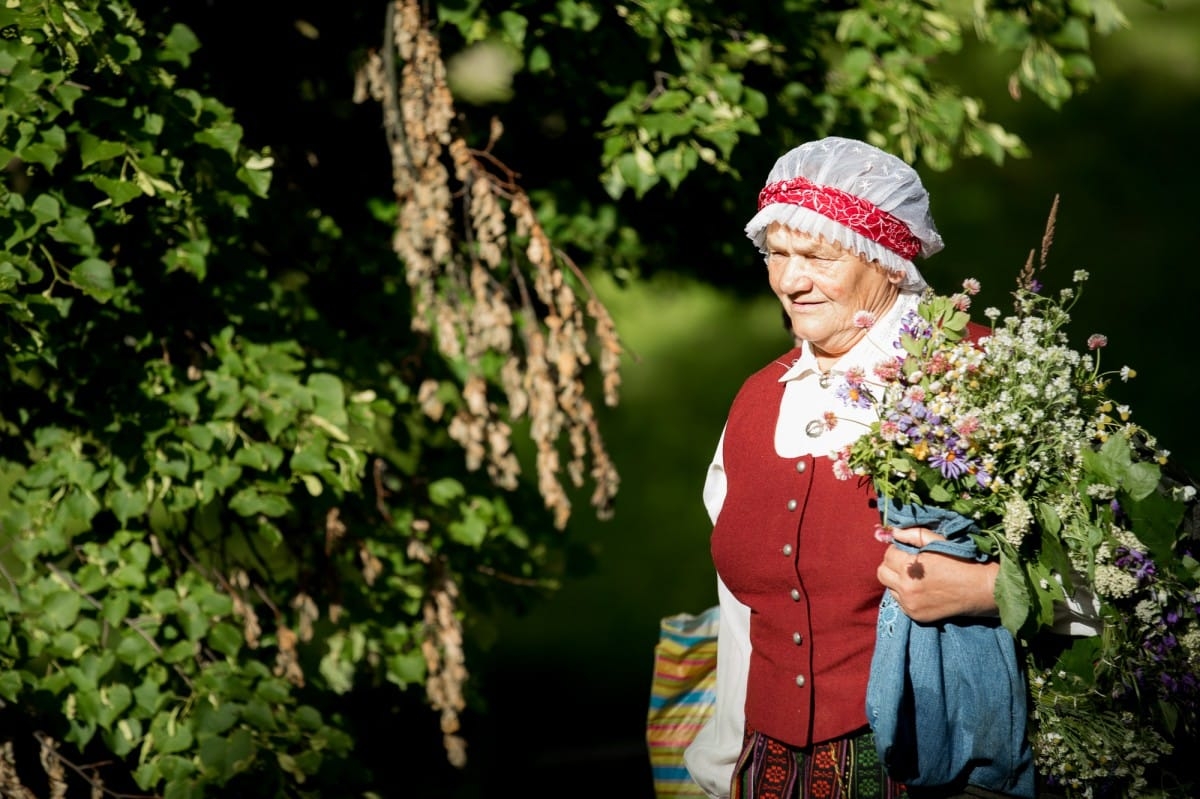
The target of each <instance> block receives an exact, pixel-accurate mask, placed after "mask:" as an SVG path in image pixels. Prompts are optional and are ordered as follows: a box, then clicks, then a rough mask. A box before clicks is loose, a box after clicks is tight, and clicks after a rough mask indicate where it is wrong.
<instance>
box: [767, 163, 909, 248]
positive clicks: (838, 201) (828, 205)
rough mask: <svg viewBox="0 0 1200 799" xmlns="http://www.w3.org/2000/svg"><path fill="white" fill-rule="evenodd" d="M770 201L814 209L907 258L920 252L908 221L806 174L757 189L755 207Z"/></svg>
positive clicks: (768, 203)
mask: <svg viewBox="0 0 1200 799" xmlns="http://www.w3.org/2000/svg"><path fill="white" fill-rule="evenodd" d="M771 203H787V204H788V205H799V206H801V207H803V208H807V209H809V210H810V211H815V212H817V213H818V214H820V215H821V216H824V217H828V218H829V219H832V220H833V221H834V222H840V223H841V224H843V225H845V226H846V227H848V228H850V229H851V230H853V231H854V232H855V233H859V234H861V235H863V236H866V237H867V238H868V239H870V240H871V241H873V242H875V243H877V244H882V245H883V246H884V247H887V248H888V249H889V250H891V251H892V252H894V253H897V254H898V255H901V256H903V257H904V258H907V259H908V260H910V261H911V260H912V259H913V258H914V257H915V256H916V255H917V254H918V253H919V252H921V242H920V240H919V239H918V238H917V237H916V236H914V235H913V234H912V231H910V230H909V229H908V225H906V224H904V223H903V222H901V221H900V220H899V219H897V218H896V217H894V216H892V215H891V214H889V213H888V212H887V211H881V210H880V209H879V208H878V207H876V206H875V205H874V204H873V203H870V202H867V201H866V200H864V199H862V198H861V197H855V196H854V195H853V194H850V193H849V192H844V191H842V190H841V189H835V188H833V187H832V186H818V185H817V184H815V183H813V182H812V181H811V180H808V179H807V178H792V179H791V180H781V181H779V182H778V183H771V184H769V185H767V186H766V187H765V188H763V190H762V191H760V192H759V193H758V210H760V211H761V210H762V209H763V208H766V207H767V206H768V205H770V204H771Z"/></svg>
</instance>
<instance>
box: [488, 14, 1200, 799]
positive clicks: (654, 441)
mask: <svg viewBox="0 0 1200 799" xmlns="http://www.w3.org/2000/svg"><path fill="white" fill-rule="evenodd" d="M1123 9H1124V10H1125V11H1126V13H1128V14H1129V15H1130V16H1131V18H1132V19H1133V25H1132V28H1131V29H1129V30H1126V31H1119V32H1117V33H1115V34H1113V35H1111V36H1110V37H1108V38H1106V39H1103V40H1100V41H1097V42H1096V43H1095V49H1096V54H1097V59H1096V60H1097V63H1098V72H1099V74H1100V76H1101V81H1100V83H1099V84H1098V85H1097V86H1096V87H1094V88H1093V89H1091V90H1090V91H1088V92H1087V93H1085V94H1083V95H1080V96H1078V97H1076V98H1074V99H1072V100H1070V101H1069V102H1068V103H1067V104H1066V105H1065V107H1064V108H1063V109H1062V110H1061V111H1053V110H1050V109H1047V108H1046V107H1045V106H1043V105H1041V104H1040V103H1039V101H1038V100H1036V99H1035V98H1032V97H1027V98H1024V99H1022V100H1020V101H1014V100H1013V99H1012V98H1011V97H1009V96H1008V95H1007V93H1006V91H1005V86H1004V74H1005V73H1006V71H1007V70H1008V69H1010V68H1011V66H1012V65H1011V64H1008V63H1003V62H1002V61H1001V60H1000V59H998V58H994V57H992V58H985V57H983V56H981V55H978V54H976V55H965V56H963V57H962V58H961V59H960V60H959V61H958V63H956V64H954V65H952V66H951V68H953V69H955V70H959V71H960V72H959V73H958V74H965V75H968V76H969V80H971V81H973V82H975V83H977V84H978V86H979V91H980V93H981V95H982V96H983V97H985V98H986V99H987V101H988V108H989V111H990V112H991V113H992V114H994V116H995V117H996V118H997V119H998V121H1000V122H1001V123H1003V124H1004V125H1006V126H1007V127H1008V128H1009V129H1010V130H1013V131H1015V132H1017V133H1019V134H1020V135H1021V136H1022V137H1023V138H1024V139H1025V140H1026V142H1027V143H1028V145H1029V147H1030V149H1031V151H1032V154H1033V155H1032V157H1031V158H1029V159H1027V160H1020V161H1010V162H1008V163H1006V164H1005V165H1003V166H1001V167H997V166H995V165H992V164H990V163H986V162H983V161H979V160H976V161H970V162H963V163H960V164H958V165H956V166H955V167H954V168H952V169H951V170H950V171H949V172H947V173H944V174H934V173H930V172H929V171H928V170H922V174H923V175H924V176H925V182H926V184H927V186H928V188H929V189H930V192H931V195H932V198H933V211H934V215H935V218H936V219H937V220H938V225H939V228H940V230H941V232H942V234H943V236H944V238H945V240H946V242H947V247H946V249H945V250H944V251H943V252H942V253H940V254H938V255H937V256H935V257H934V258H933V259H931V260H930V261H929V262H928V263H927V264H925V265H923V267H922V268H923V271H924V273H925V275H926V277H927V278H928V279H929V280H930V282H931V283H932V284H933V285H934V286H935V287H937V288H938V289H940V290H944V291H949V290H953V289H954V288H956V287H957V285H958V283H959V282H960V281H961V280H962V278H963V277H967V276H974V277H977V278H979V279H980V280H981V281H982V282H983V284H984V290H983V293H982V295H981V296H980V297H979V298H977V302H976V308H977V309H982V308H983V307H985V306H987V305H995V306H997V307H999V308H1001V309H1002V310H1008V309H1009V308H1010V307H1011V306H1010V305H1009V304H1008V298H1007V292H1008V291H1009V290H1010V289H1011V288H1012V287H1013V285H1014V280H1015V276H1016V272H1017V270H1018V269H1020V267H1021V266H1022V265H1023V264H1024V263H1025V261H1026V258H1027V257H1028V256H1029V254H1030V252H1031V250H1033V249H1035V248H1039V247H1040V245H1041V240H1042V235H1043V232H1044V229H1045V225H1046V221H1047V216H1048V213H1049V211H1050V208H1051V205H1052V203H1053V201H1054V197H1055V195H1056V194H1057V195H1059V196H1060V207H1059V212H1058V217H1057V224H1056V233H1055V237H1054V245H1053V247H1052V249H1051V255H1050V268H1049V270H1048V272H1047V273H1046V275H1045V277H1046V280H1045V282H1046V283H1047V285H1048V286H1050V287H1051V288H1057V287H1061V286H1064V285H1067V284H1068V283H1069V281H1070V276H1071V273H1072V271H1074V270H1075V269H1087V270H1088V271H1089V272H1090V273H1091V279H1090V281H1089V283H1088V284H1087V286H1086V287H1085V291H1084V297H1083V300H1082V301H1081V303H1080V305H1079V306H1077V310H1076V312H1075V314H1074V323H1073V327H1072V330H1073V332H1074V334H1075V336H1074V338H1075V341H1076V342H1077V343H1078V344H1080V345H1081V344H1082V342H1083V340H1084V339H1085V338H1086V337H1087V335H1088V334H1089V333H1092V332H1103V333H1105V334H1106V335H1107V336H1108V337H1109V342H1110V343H1109V347H1108V349H1107V350H1106V352H1105V355H1104V363H1105V364H1106V366H1108V367H1111V368H1119V367H1120V366H1121V365H1124V364H1127V365H1130V366H1132V367H1134V368H1135V369H1136V370H1137V372H1138V376H1137V378H1136V379H1135V380H1133V381H1131V382H1129V383H1128V384H1122V385H1118V386H1115V387H1114V388H1113V394H1114V395H1115V396H1116V397H1118V398H1122V399H1124V400H1126V401H1127V402H1128V404H1129V405H1130V406H1131V407H1132V409H1133V419H1134V420H1135V421H1138V422H1140V423H1141V424H1142V425H1143V426H1145V427H1146V428H1147V429H1149V430H1150V431H1151V432H1153V433H1155V434H1157V435H1158V436H1159V438H1160V443H1161V444H1162V445H1163V446H1166V447H1167V448H1168V449H1170V450H1171V451H1172V454H1173V456H1174V457H1175V458H1176V459H1177V460H1178V461H1179V462H1181V463H1182V464H1184V465H1185V466H1186V467H1188V468H1189V470H1191V471H1192V472H1193V473H1197V472H1200V441H1197V431H1198V430H1200V425H1198V423H1197V419H1196V414H1195V410H1194V402H1193V400H1192V399H1191V398H1190V397H1189V396H1188V393H1187V392H1186V387H1187V386H1188V385H1190V383H1191V380H1192V377H1191V369H1192V368H1194V366H1195V364H1196V361H1197V358H1196V355H1195V354H1194V351H1193V349H1192V344H1191V340H1190V339H1191V335H1190V334H1191V323H1192V322H1193V320H1195V318H1196V317H1197V315H1198V313H1200V308H1198V307H1197V289H1198V288H1200V265H1198V263H1197V256H1196V252H1197V250H1200V224H1198V216H1200V201H1198V200H1197V185H1196V180H1195V177H1194V175H1195V172H1196V167H1195V163H1196V157H1197V141H1198V140H1200V5H1198V4H1197V3H1196V2H1194V0H1193V1H1192V2H1187V3H1172V4H1170V5H1169V6H1168V7H1167V9H1166V11H1165V12H1159V11H1155V10H1153V9H1151V8H1149V7H1148V6H1123ZM774 121H775V122H777V123H778V124H787V121H786V120H774ZM746 179H747V180H752V179H753V178H752V176H746ZM759 180H761V178H760V179H759ZM759 180H755V183H756V185H755V189H754V190H755V191H757V188H758V186H757V183H758V182H759ZM750 215H751V209H747V210H746V212H745V213H744V214H743V216H744V217H745V219H748V218H749V216H750ZM745 219H744V218H741V217H739V218H731V219H730V220H729V225H731V226H737V227H740V226H741V225H742V224H744V222H745ZM728 268H729V269H758V268H760V267H759V262H758V261H757V260H756V259H755V257H754V253H753V251H752V249H751V248H750V247H749V245H747V250H746V254H745V258H744V259H743V260H742V261H741V262H738V263H730V264H729V267H728ZM606 296H607V297H608V298H609V302H610V303H611V307H612V309H613V311H614V314H615V315H616V319H617V323H618V326H619V328H620V329H621V330H622V333H623V335H624V337H625V341H626V344H627V345H628V346H629V348H630V350H631V357H630V359H629V361H628V362H627V364H626V367H625V369H624V378H625V387H624V393H623V399H622V403H621V405H620V407H619V408H617V409H615V410H614V411H612V412H610V413H609V414H608V415H607V418H605V419H604V420H603V425H604V426H603V429H604V430H605V431H606V440H607V443H608V445H609V447H610V448H611V451H612V452H613V455H614V458H615V459H616V462H617V465H618V467H619V468H620V470H621V474H622V489H621V494H620V496H619V497H618V500H617V511H616V516H615V518H614V519H613V520H612V521H611V522H608V523H594V522H590V521H589V520H587V519H586V518H584V515H580V516H579V517H578V518H577V520H576V521H575V522H573V524H572V530H571V534H572V535H577V536H582V537H583V538H585V539H587V540H589V541H590V542H592V543H593V545H594V547H595V549H596V551H597V556H598V563H599V569H598V572H597V573H596V574H595V575H593V576H591V577H588V578H585V579H581V580H578V581H575V582H573V583H570V584H568V585H566V587H565V588H564V590H563V591H562V593H561V594H560V595H559V596H558V597H557V598H556V599H555V600H554V601H553V602H552V603H551V604H549V605H547V606H545V607H542V608H540V609H538V610H536V611H535V612H534V613H532V614H531V615H529V616H527V617H523V618H520V619H510V620H508V621H507V622H506V624H505V629H504V631H503V635H502V637H501V640H500V642H499V645H498V646H497V648H496V649H495V650H494V652H493V653H492V654H491V656H490V657H489V660H488V662H487V663H486V664H485V665H484V666H483V668H480V664H478V663H477V664H476V666H475V674H476V676H477V677H479V678H480V680H481V683H480V690H481V691H482V692H483V693H484V694H485V695H487V696H488V697H489V701H490V703H491V713H490V715H489V717H488V718H487V719H477V720H475V722H474V725H475V726H471V727H468V728H467V730H466V735H467V736H468V738H469V740H470V741H471V750H470V751H471V757H472V759H473V762H474V765H475V767H478V768H479V770H480V774H481V775H482V776H480V777H477V778H475V779H477V780H478V781H479V785H478V786H477V787H476V788H471V789H468V791H467V792H468V793H470V795H475V793H474V792H475V791H476V790H478V791H479V793H478V795H485V796H492V795H499V792H500V791H501V790H503V789H504V788H505V787H513V788H514V789H515V790H517V791H518V793H520V794H521V795H524V796H530V797H558V796H571V797H612V796H620V797H624V798H626V799H643V798H644V799H649V798H650V797H652V796H653V791H652V786H651V781H650V771H649V761H648V758H647V754H646V749H645V744H644V739H643V734H644V727H643V725H644V722H645V712H646V704H647V699H648V696H649V687H650V677H651V672H652V668H653V649H654V644H655V641H656V639H657V632H658V624H659V619H660V618H661V617H663V616H666V615H670V614H674V613H679V612H691V613H695V612H699V611H700V610H702V609H704V608H705V607H707V606H708V605H710V604H713V603H714V602H715V600H716V594H715V578H714V576H713V570H712V567H711V564H710V562H709V559H708V557H709V556H708V533H709V530H710V524H709V522H708V520H707V517H706V515H705V513H704V510H703V507H702V505H701V502H700V490H701V485H702V481H703V475H704V470H705V466H706V464H707V462H708V458H709V456H710V455H711V451H712V448H713V447H714V446H715V444H716V441H717V436H718V434H719V432H720V428H721V425H722V422H723V421H724V414H725V411H726V408H727V404H728V402H729V401H730V400H731V399H732V397H733V394H734V392H735V391H736V389H737V387H738V385H740V382H741V380H742V379H743V378H744V377H745V376H746V375H748V374H749V373H750V372H752V371H753V370H754V369H756V368H757V367H758V366H760V365H761V364H763V363H765V362H766V361H767V360H768V359H769V358H771V357H773V356H774V355H776V354H778V352H780V351H782V350H783V349H785V348H786V347H787V342H786V340H785V339H784V337H783V334H782V329H781V328H780V327H779V317H778V312H777V310H776V306H775V305H774V302H775V300H774V299H773V298H768V296H767V287H766V283H765V280H764V281H763V284H762V296H761V298H760V299H758V300H751V301H747V300H743V299H737V298H735V297H733V296H731V295H730V294H729V293H721V292H719V291H717V290H715V289H713V288H711V287H708V286H700V285H695V284H690V283H687V282H685V281H683V280H679V279H675V278H670V277H659V278H658V279H656V280H655V281H654V282H653V283H652V284H651V285H648V286H643V287H639V288H638V289H636V290H635V291H632V292H622V291H618V290H615V289H610V290H609V291H608V292H606ZM464 795H466V794H464Z"/></svg>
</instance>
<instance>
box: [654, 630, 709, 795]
mask: <svg viewBox="0 0 1200 799" xmlns="http://www.w3.org/2000/svg"><path fill="white" fill-rule="evenodd" d="M718 610H719V609H718V608H717V607H716V606H714V607H711V608H709V609H708V610H706V611H704V612H703V613H700V614H697V615H693V614H691V613H679V614H677V615H674V616H667V617H666V618H664V619H663V620H662V621H661V623H660V627H659V636H658V644H657V645H656V646H655V647H654V679H653V681H652V682H651V685H650V709H649V711H648V713H647V714H646V744H647V745H648V747H649V750H650V766H651V771H652V773H653V776H654V795H655V796H656V797H658V799H674V797H680V796H704V792H703V791H702V790H700V787H699V786H698V785H696V783H694V782H693V781H692V778H691V776H689V775H688V772H687V768H685V767H684V765H683V750H684V749H686V748H687V746H688V744H690V743H691V742H692V739H693V738H694V737H696V733H697V732H698V731H699V730H700V728H701V727H702V726H704V723H705V722H707V721H708V719H709V717H711V716H712V712H713V704H714V703H715V702H716V685H717V614H718Z"/></svg>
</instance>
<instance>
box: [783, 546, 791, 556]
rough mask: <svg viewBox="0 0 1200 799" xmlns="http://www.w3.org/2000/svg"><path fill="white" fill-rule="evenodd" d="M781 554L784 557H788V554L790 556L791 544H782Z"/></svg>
mask: <svg viewBox="0 0 1200 799" xmlns="http://www.w3.org/2000/svg"><path fill="white" fill-rule="evenodd" d="M783 554H785V555H790V554H792V545H791V544H784V545H783Z"/></svg>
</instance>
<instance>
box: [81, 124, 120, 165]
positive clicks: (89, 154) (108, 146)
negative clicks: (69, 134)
mask: <svg viewBox="0 0 1200 799" xmlns="http://www.w3.org/2000/svg"><path fill="white" fill-rule="evenodd" d="M124 153H125V145H124V144H122V143H121V142H119V141H106V140H104V139H101V138H99V137H97V136H93V135H92V134H90V133H88V132H86V131H84V132H81V133H80V134H79V158H80V161H81V162H82V166H83V167H84V168H85V169H86V168H87V167H89V166H91V165H92V164H96V163H99V162H100V161H107V160H109V159H110V158H116V157H117V156H119V155H123V154H124Z"/></svg>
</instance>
